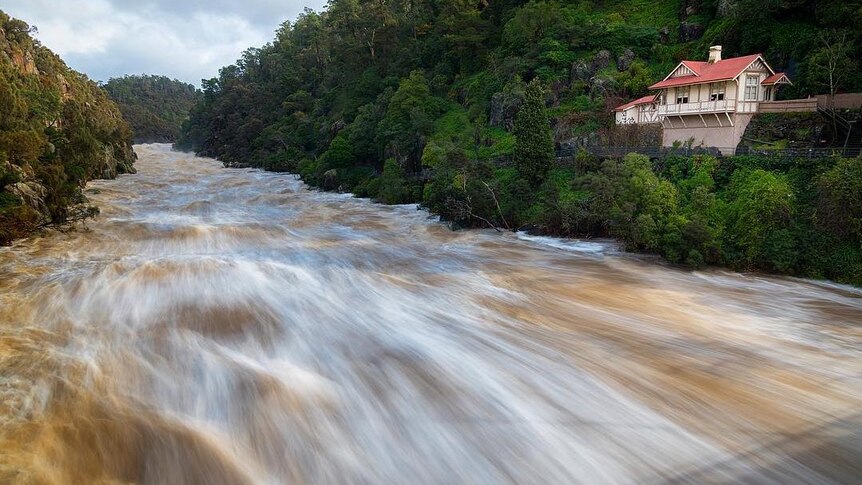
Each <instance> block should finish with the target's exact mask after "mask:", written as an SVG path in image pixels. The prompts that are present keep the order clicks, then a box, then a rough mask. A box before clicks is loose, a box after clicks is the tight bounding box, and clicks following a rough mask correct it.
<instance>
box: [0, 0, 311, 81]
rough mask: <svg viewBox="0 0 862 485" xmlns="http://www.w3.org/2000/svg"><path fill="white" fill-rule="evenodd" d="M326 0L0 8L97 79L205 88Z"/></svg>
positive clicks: (34, 0) (139, 1)
mask: <svg viewBox="0 0 862 485" xmlns="http://www.w3.org/2000/svg"><path fill="white" fill-rule="evenodd" d="M325 4H326V0H0V10H3V11H5V12H6V13H7V14H9V15H11V16H12V17H16V18H19V19H21V20H24V21H25V22H27V23H29V24H31V25H35V26H37V27H38V28H39V34H38V35H37V37H38V38H39V40H41V41H42V43H43V44H44V45H45V46H47V47H48V48H50V49H51V50H53V51H54V52H56V53H57V54H59V55H60V57H62V58H63V59H64V60H65V61H66V63H67V64H69V66H70V67H71V68H73V69H75V70H77V71H81V72H83V73H85V74H87V75H88V76H90V78H92V79H96V80H101V81H107V80H108V79H109V78H111V77H117V76H122V75H123V74H163V75H165V76H168V77H171V78H177V79H180V80H182V81H186V82H189V83H192V84H194V85H196V86H198V85H200V80H201V79H209V78H212V77H215V76H216V75H217V74H218V69H219V68H220V67H222V66H226V65H228V64H233V62H234V61H236V59H237V58H239V56H240V54H241V53H242V51H244V50H245V49H247V48H249V47H260V46H261V45H263V44H265V43H267V42H269V41H271V40H272V39H273V37H274V33H275V30H276V29H277V28H278V26H279V25H280V24H281V23H282V22H284V21H285V20H293V19H295V18H296V16H297V15H298V14H299V13H300V12H302V10H303V8H305V7H310V8H313V9H315V10H317V11H320V10H321V9H322V8H323V6H324V5H325Z"/></svg>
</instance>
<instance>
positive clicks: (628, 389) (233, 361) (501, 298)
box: [0, 145, 862, 485]
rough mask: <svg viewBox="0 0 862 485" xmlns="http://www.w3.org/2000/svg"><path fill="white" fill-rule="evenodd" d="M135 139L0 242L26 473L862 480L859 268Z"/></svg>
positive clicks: (9, 418) (8, 433) (1, 341)
mask: <svg viewBox="0 0 862 485" xmlns="http://www.w3.org/2000/svg"><path fill="white" fill-rule="evenodd" d="M137 150H138V153H139V155H140V160H139V162H138V164H137V168H138V170H139V174H138V175H133V176H121V177H120V178H119V179H118V180H113V181H98V182H94V183H92V184H90V185H89V186H88V189H87V193H88V196H89V197H90V199H91V200H92V201H93V202H94V203H95V204H97V205H99V206H100V207H101V210H102V214H101V215H100V216H99V217H98V218H97V219H96V220H95V221H92V222H90V223H88V229H87V230H83V231H82V230H78V231H75V232H68V233H56V234H51V235H48V236H45V237H41V238H32V239H30V240H26V241H21V242H19V243H17V244H16V245H15V246H13V247H11V248H3V249H0V483H4V484H5V483H10V484H25V483H27V484H29V483H33V484H67V483H68V484H85V483H118V484H119V483H141V484H180V483H191V484H213V485H215V484H246V483H249V484H251V483H261V484H281V483H285V484H321V485H325V484H338V485H341V484H393V485H396V484H410V485H422V484H429V485H430V484H435V485H436V484H439V485H448V484H508V483H512V484H576V483H590V484H594V483H655V484H658V483H705V482H706V483H736V482H746V483H752V482H753V483H782V484H785V483H851V482H854V481H856V480H859V478H860V477H862V292H860V291H859V290H855V289H851V288H847V287H839V286H834V285H829V284H821V283H813V282H807V281H800V280H793V279H778V278H768V277H761V276H744V275H736V274H731V273H726V272H714V271H709V272H694V273H692V272H686V271H681V270H678V269H674V268H669V267H666V266H662V265H659V264H657V263H656V262H654V261H645V260H641V259H638V258H636V257H633V256H630V255H622V254H618V253H617V252H616V251H614V249H613V246H612V245H611V244H605V243H595V242H585V243H573V242H570V241H559V240H550V239H545V238H533V237H530V236H526V235H515V234H497V233H494V232H490V231H465V232H451V231H449V230H448V229H446V228H445V227H444V226H443V225H441V224H439V223H437V222H435V221H434V220H433V219H432V218H430V217H429V216H428V214H427V213H425V212H422V211H418V210H417V209H416V208H415V207H413V206H410V207H407V206H400V207H385V206H380V205H376V204H372V203H370V202H368V201H363V200H357V199H354V198H351V197H350V196H347V195H334V194H324V193H318V192H313V191H309V190H308V189H307V188H305V187H304V186H303V185H302V183H301V182H299V181H297V180H295V178H294V177H293V176H290V175H279V174H272V173H265V172H260V171H254V170H238V169H224V168H221V166H220V164H219V163H218V162H216V161H214V160H209V159H202V158H194V157H192V156H190V155H187V154H180V153H174V152H171V151H170V149H169V148H168V147H167V146H162V145H147V146H139V147H137ZM856 483H858V482H856Z"/></svg>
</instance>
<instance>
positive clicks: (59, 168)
mask: <svg viewBox="0 0 862 485" xmlns="http://www.w3.org/2000/svg"><path fill="white" fill-rule="evenodd" d="M34 31H35V29H33V28H31V27H30V26H29V25H27V24H26V23H25V22H23V21H21V20H17V19H13V18H11V17H9V16H8V15H6V14H5V13H3V12H2V11H0V244H3V243H8V242H9V241H11V240H12V239H14V238H17V237H21V236H24V235H26V234H28V233H29V232H32V231H33V230H35V229H37V228H38V227H41V226H44V225H47V224H52V223H62V222H66V221H68V220H70V219H73V218H75V217H78V216H79V215H80V214H81V213H90V212H91V211H80V210H71V209H70V208H71V207H74V206H79V205H81V204H82V203H84V202H86V199H85V198H84V197H83V195H82V193H81V188H82V187H83V186H84V184H86V183H87V181H89V180H92V179H94V178H114V177H116V176H117V175H118V174H122V173H134V167H133V164H134V161H135V154H134V152H133V151H132V146H131V142H132V137H131V131H130V129H129V126H128V124H127V123H126V122H125V121H124V120H123V117H122V115H121V114H120V110H119V109H118V108H117V106H116V104H114V103H113V102H112V101H111V100H110V99H109V98H108V96H107V94H106V93H105V91H104V90H103V89H102V88H100V87H99V86H98V85H97V84H96V83H94V82H93V81H91V80H89V79H88V78H87V77H86V76H85V75H83V74H81V73H78V72H75V71H73V70H71V69H69V67H68V66H66V64H65V63H64V62H63V61H62V60H61V59H60V58H59V57H58V56H57V55H55V54H54V53H53V52H51V51H50V50H49V49H47V48H45V47H44V46H42V45H41V44H40V43H39V42H38V41H37V40H35V39H34V38H33V37H32V36H31V34H32V33H33V32H34Z"/></svg>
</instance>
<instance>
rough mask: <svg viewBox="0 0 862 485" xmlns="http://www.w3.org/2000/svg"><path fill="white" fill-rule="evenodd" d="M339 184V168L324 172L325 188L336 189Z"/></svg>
mask: <svg viewBox="0 0 862 485" xmlns="http://www.w3.org/2000/svg"><path fill="white" fill-rule="evenodd" d="M337 184H338V170H337V169H334V168H333V169H330V170H327V171H326V172H324V173H323V190H335V187H336V185H337Z"/></svg>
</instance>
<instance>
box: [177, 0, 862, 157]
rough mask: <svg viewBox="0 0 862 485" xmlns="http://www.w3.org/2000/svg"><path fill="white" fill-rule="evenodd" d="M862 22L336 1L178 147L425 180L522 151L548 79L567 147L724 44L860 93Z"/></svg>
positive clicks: (237, 76)
mask: <svg viewBox="0 0 862 485" xmlns="http://www.w3.org/2000/svg"><path fill="white" fill-rule="evenodd" d="M860 19H862V15H860V4H859V2H834V1H833V2H815V1H799V0H776V1H771V2H761V1H755V0H682V1H680V0H659V1H650V2H647V1H645V0H629V1H621V0H616V1H607V2H592V1H553V0H551V1H531V2H523V1H515V0H504V1H498V2H465V1H455V2H445V3H444V4H441V3H439V2H431V1H427V0H426V1H418V2H417V1H406V0H397V1H391V2H380V1H379V0H334V1H333V2H331V3H330V4H329V6H328V9H327V10H326V11H324V12H322V13H315V12H312V11H306V13H305V14H304V15H301V16H300V17H299V18H298V19H296V21H295V22H287V23H285V24H284V25H283V26H282V28H281V29H280V30H279V31H278V32H277V34H276V38H275V39H274V40H273V42H272V43H270V44H267V45H266V46H263V47H261V48H252V49H249V50H248V51H246V52H245V54H244V55H243V56H242V58H241V59H239V60H238V61H237V63H236V64H235V65H232V66H227V67H225V68H223V69H222V70H221V72H220V75H219V77H218V78H216V79H212V80H209V81H207V82H205V84H204V91H205V95H204V99H203V101H202V103H201V104H199V105H198V107H197V108H196V109H195V110H194V112H193V116H192V119H191V121H190V123H188V124H187V126H186V130H185V133H184V135H183V137H182V138H181V140H180V143H179V146H180V147H185V148H189V149H194V150H196V151H199V152H202V153H207V154H210V155H214V156H218V157H219V158H221V159H222V160H224V161H225V162H228V163H239V164H250V165H254V166H263V167H271V168H284V167H285V164H286V163H287V162H288V161H289V160H298V159H315V158H317V157H319V156H321V155H322V154H323V153H324V152H325V151H326V150H327V149H328V148H329V147H330V144H331V143H332V142H333V140H336V139H338V138H339V136H340V139H344V140H347V141H349V142H350V143H349V148H350V153H349V154H348V153H345V155H348V159H346V160H344V161H343V163H344V164H347V165H350V166H363V167H370V168H373V169H376V170H378V171H379V170H381V169H382V167H383V163H384V161H385V160H386V159H387V158H389V157H394V158H395V159H396V161H397V162H398V164H399V165H400V166H402V167H404V168H405V169H406V170H407V171H408V172H410V171H416V170H418V169H419V168H420V167H421V166H422V164H423V163H425V164H426V165H428V164H433V163H434V162H433V160H434V158H435V157H436V156H438V155H439V153H441V152H442V151H445V150H448V149H449V148H458V149H461V150H465V151H468V152H475V153H477V154H478V155H479V156H480V157H486V158H487V157H494V156H497V155H500V154H505V153H510V152H511V148H512V142H511V136H510V133H509V132H510V130H511V128H512V122H513V117H514V114H515V112H516V111H517V107H518V104H519V103H520V100H521V93H522V91H523V84H524V81H529V80H531V79H533V78H537V79H539V80H541V82H542V83H543V85H544V86H545V87H546V88H547V90H548V97H547V103H548V106H549V107H550V109H551V113H550V114H551V117H552V119H553V120H554V127H555V131H554V141H555V143H556V144H557V145H558V146H562V147H565V146H577V145H579V144H582V143H583V142H584V140H585V139H589V138H590V137H594V136H596V133H597V132H598V131H600V129H601V128H603V127H607V126H609V125H610V124H611V122H612V121H611V120H612V117H611V116H610V115H609V111H610V109H611V108H612V107H614V106H616V105H618V104H621V103H622V102H623V101H624V100H629V99H633V98H636V97H638V96H641V95H643V94H645V92H646V87H647V86H649V85H650V84H651V83H653V82H655V81H657V80H659V79H661V78H662V77H664V76H665V75H666V74H667V72H668V71H669V70H670V69H671V68H672V67H673V66H674V65H675V64H676V63H678V62H679V61H680V60H681V59H686V58H688V59H705V56H706V54H707V49H708V46H710V45H713V44H722V45H723V46H724V52H725V56H726V57H733V56H738V55H744V54H750V53H755V52H762V53H763V54H764V55H765V56H766V58H767V59H768V60H769V62H771V63H772V64H773V67H774V68H775V69H777V70H781V71H785V72H787V73H788V74H789V75H790V76H791V78H792V79H793V81H794V85H793V86H791V87H788V88H786V89H783V90H782V91H781V94H782V95H783V96H785V97H798V96H806V95H809V94H817V93H825V92H829V90H830V88H831V87H835V88H837V89H838V90H846V91H853V90H860V89H862V77H860V76H858V75H857V74H856V72H857V70H856V67H857V63H856V62H855V59H858V58H859V56H860V54H862V51H860V45H862V43H860V36H862V20H860ZM830 52H833V53H835V54H836V56H835V59H836V60H837V61H838V62H837V63H836V65H835V69H834V70H833V71H832V72H833V74H834V76H833V79H834V80H837V82H835V83H833V86H830V82H829V72H827V70H826V69H824V68H823V66H824V65H826V64H828V58H829V53H830ZM401 98H404V103H401V102H400V99H401ZM477 141H478V142H480V143H478V144H477V143H476V142H477ZM477 145H479V146H477ZM329 168H332V167H329ZM325 169H326V167H317V168H316V170H317V171H318V172H320V173H322V172H325V171H326V170H325Z"/></svg>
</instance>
